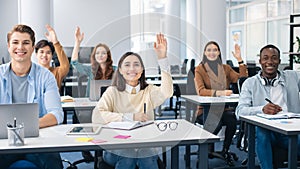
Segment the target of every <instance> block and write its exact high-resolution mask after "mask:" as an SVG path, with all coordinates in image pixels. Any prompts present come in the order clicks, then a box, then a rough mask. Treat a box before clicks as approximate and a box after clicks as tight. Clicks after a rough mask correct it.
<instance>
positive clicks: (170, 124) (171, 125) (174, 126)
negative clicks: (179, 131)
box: [156, 121, 178, 131]
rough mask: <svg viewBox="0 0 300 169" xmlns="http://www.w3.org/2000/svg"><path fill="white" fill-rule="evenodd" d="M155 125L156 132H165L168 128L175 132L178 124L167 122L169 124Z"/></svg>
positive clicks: (160, 123)
mask: <svg viewBox="0 0 300 169" xmlns="http://www.w3.org/2000/svg"><path fill="white" fill-rule="evenodd" d="M156 125H157V128H158V130H160V131H165V130H167V128H168V126H169V128H170V130H176V128H177V126H178V123H177V122H176V121H169V122H159V123H157V124H156Z"/></svg>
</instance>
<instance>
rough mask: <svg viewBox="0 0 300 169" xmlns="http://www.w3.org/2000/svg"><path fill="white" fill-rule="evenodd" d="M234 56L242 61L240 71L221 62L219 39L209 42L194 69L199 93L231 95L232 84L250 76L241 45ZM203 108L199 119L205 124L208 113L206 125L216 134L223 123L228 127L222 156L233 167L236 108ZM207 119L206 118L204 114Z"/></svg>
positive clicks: (199, 113) (213, 106)
mask: <svg viewBox="0 0 300 169" xmlns="http://www.w3.org/2000/svg"><path fill="white" fill-rule="evenodd" d="M233 56H234V57H235V58H236V60H237V61H238V63H239V73H237V72H235V71H234V70H233V69H232V68H231V67H230V66H229V65H225V64H223V63H222V55H221V50H220V47H219V45H218V43H217V42H215V41H210V42H208V43H207V44H206V45H205V47H204V52H203V59H202V62H201V63H200V64H199V65H198V66H197V67H196V68H195V88H196V92H197V94H198V95H200V96H214V97H218V96H229V95H231V94H232V90H231V89H229V86H230V84H231V83H236V82H237V81H238V79H239V77H245V76H248V73H247V66H246V65H245V64H244V62H243V59H242V57H241V51H240V46H238V45H235V52H233ZM202 111H203V109H202V107H199V109H198V116H197V122H199V124H203V123H204V122H203V120H202V119H203V116H204V115H207V119H206V121H205V123H204V128H205V129H206V130H208V131H210V132H212V133H214V134H218V132H219V131H220V130H221V128H222V125H225V126H226V129H225V139H224V143H223V149H222V151H221V155H222V156H223V157H224V158H225V160H226V162H227V164H228V165H230V166H233V165H234V163H233V160H232V158H231V154H230V153H229V147H230V145H231V142H232V138H233V136H234V133H235V131H236V125H237V124H236V121H237V120H236V117H235V114H234V109H233V108H231V107H228V106H225V105H221V107H220V106H219V105H213V104H212V105H211V106H210V107H209V113H208V112H205V114H203V112H202ZM205 118H206V117H205Z"/></svg>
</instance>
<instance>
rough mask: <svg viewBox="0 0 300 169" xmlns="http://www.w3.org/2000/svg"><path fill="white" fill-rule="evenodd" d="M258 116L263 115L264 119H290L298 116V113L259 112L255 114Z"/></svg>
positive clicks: (299, 116) (299, 115)
mask: <svg viewBox="0 0 300 169" xmlns="http://www.w3.org/2000/svg"><path fill="white" fill-rule="evenodd" d="M256 115H257V116H259V117H263V118H266V119H270V120H272V119H290V118H300V114H297V113H291V112H279V113H277V114H274V115H272V114H264V113H259V114H256Z"/></svg>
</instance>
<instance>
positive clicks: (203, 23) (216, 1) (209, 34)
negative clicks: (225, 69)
mask: <svg viewBox="0 0 300 169" xmlns="http://www.w3.org/2000/svg"><path fill="white" fill-rule="evenodd" d="M200 8H201V9H200V16H199V17H200V29H201V31H202V32H203V35H204V36H205V38H202V40H203V41H204V42H201V44H205V43H206V42H207V41H212V40H213V41H216V42H217V43H218V44H219V46H220V48H221V54H222V60H223V62H226V56H225V55H226V1H220V0H209V1H207V0H202V1H200ZM203 49H204V46H203V47H202V48H201V52H200V53H201V57H202V54H203Z"/></svg>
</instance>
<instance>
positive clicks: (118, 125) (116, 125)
mask: <svg viewBox="0 0 300 169" xmlns="http://www.w3.org/2000/svg"><path fill="white" fill-rule="evenodd" d="M152 123H154V121H145V122H140V121H119V122H110V123H108V124H106V125H104V126H103V128H111V129H120V130H133V129H136V128H139V127H143V126H147V125H149V124H152Z"/></svg>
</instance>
